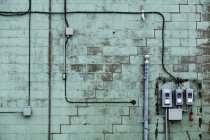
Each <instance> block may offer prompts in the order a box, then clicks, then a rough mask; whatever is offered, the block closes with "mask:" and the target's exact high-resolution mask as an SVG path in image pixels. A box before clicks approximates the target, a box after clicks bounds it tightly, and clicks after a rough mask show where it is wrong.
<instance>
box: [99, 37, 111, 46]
mask: <svg viewBox="0 0 210 140" xmlns="http://www.w3.org/2000/svg"><path fill="white" fill-rule="evenodd" d="M101 44H102V45H103V46H111V43H110V40H109V39H108V38H105V39H104V41H102V42H101Z"/></svg>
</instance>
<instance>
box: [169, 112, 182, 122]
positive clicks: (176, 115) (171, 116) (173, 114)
mask: <svg viewBox="0 0 210 140" xmlns="http://www.w3.org/2000/svg"><path fill="white" fill-rule="evenodd" d="M168 120H171V121H172V120H174V121H178V120H182V109H169V111H168Z"/></svg>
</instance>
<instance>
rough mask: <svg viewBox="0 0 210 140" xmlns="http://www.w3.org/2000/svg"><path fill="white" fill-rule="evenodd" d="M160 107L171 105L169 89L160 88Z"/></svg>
mask: <svg viewBox="0 0 210 140" xmlns="http://www.w3.org/2000/svg"><path fill="white" fill-rule="evenodd" d="M162 107H172V91H171V89H162Z"/></svg>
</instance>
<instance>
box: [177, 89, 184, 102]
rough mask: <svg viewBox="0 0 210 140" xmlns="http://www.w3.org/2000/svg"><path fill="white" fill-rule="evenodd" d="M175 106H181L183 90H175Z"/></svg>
mask: <svg viewBox="0 0 210 140" xmlns="http://www.w3.org/2000/svg"><path fill="white" fill-rule="evenodd" d="M176 105H183V90H182V89H176Z"/></svg>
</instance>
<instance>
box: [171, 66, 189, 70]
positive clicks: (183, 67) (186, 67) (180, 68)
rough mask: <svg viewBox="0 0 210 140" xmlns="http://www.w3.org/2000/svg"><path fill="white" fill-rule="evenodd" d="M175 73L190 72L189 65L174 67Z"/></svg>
mask: <svg viewBox="0 0 210 140" xmlns="http://www.w3.org/2000/svg"><path fill="white" fill-rule="evenodd" d="M173 72H189V65H174V66H173Z"/></svg>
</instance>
